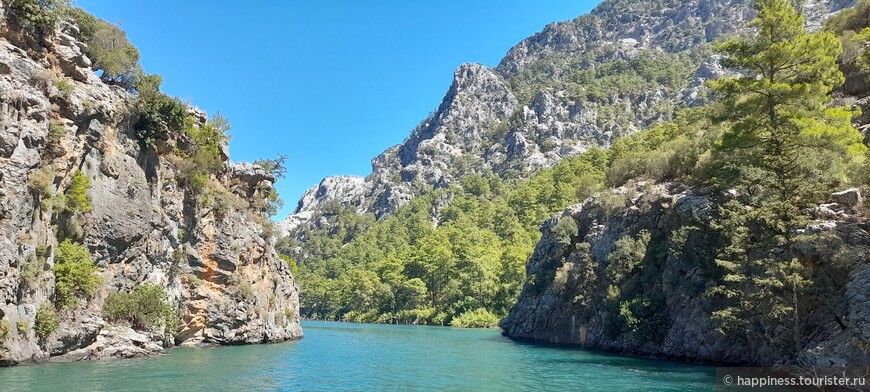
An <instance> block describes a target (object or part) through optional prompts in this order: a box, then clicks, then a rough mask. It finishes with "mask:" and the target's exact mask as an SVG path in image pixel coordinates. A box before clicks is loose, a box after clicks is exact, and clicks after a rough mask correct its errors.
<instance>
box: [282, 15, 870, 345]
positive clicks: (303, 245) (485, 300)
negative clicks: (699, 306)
mask: <svg viewBox="0 0 870 392" xmlns="http://www.w3.org/2000/svg"><path fill="white" fill-rule="evenodd" d="M757 8H758V10H759V13H758V16H757V17H756V19H755V20H754V21H752V22H751V23H750V26H749V27H751V28H752V29H753V30H752V31H753V33H752V34H750V35H747V36H739V37H733V38H730V39H724V40H720V41H718V42H716V43H715V44H713V45H712V46H706V47H704V48H701V49H698V50H697V51H696V52H698V53H703V52H705V51H710V50H712V51H715V52H716V53H718V54H719V55H721V56H722V65H723V66H724V67H726V68H727V69H728V70H729V71H732V72H733V73H732V75H734V76H730V77H722V78H719V79H716V80H712V81H710V82H709V83H708V85H707V87H706V90H707V96H708V97H709V99H708V100H707V102H706V104H704V105H701V106H696V107H692V108H688V107H685V108H681V109H678V110H677V111H676V113H677V114H676V116H674V118H673V119H672V120H669V121H665V122H660V123H657V124H654V125H653V126H651V127H649V128H648V129H646V130H644V131H642V132H639V133H636V134H634V135H630V136H626V137H623V138H620V139H618V140H616V141H615V142H614V143H613V144H612V145H611V146H609V147H608V148H606V149H602V148H591V149H589V150H587V151H586V152H584V153H582V154H580V155H577V156H574V157H571V158H567V159H564V160H562V161H561V162H560V163H558V164H557V165H556V166H554V167H552V168H548V169H543V170H540V171H539V172H537V173H536V174H534V175H533V176H532V177H531V178H528V179H524V180H518V179H513V178H509V176H504V175H501V176H500V175H497V174H495V173H490V174H474V175H469V176H466V177H464V178H462V179H461V180H460V181H458V184H454V185H453V186H451V187H450V188H448V189H440V190H434V191H431V192H429V193H427V194H425V195H423V196H421V197H417V198H416V199H414V200H413V201H412V202H411V203H410V204H409V205H407V206H404V207H402V208H400V209H399V210H398V211H396V213H394V214H392V215H391V216H388V217H386V218H383V219H381V220H376V219H375V217H374V216H373V215H360V214H358V213H357V212H356V211H355V210H353V209H350V208H343V207H341V206H339V205H338V204H337V203H335V204H332V205H329V206H327V208H326V211H325V214H324V216H325V217H326V218H327V221H328V224H326V225H318V226H311V227H309V228H306V229H305V231H304V232H303V233H301V234H300V235H299V236H297V238H301V239H302V240H298V241H297V240H290V239H286V238H285V239H282V240H280V241H279V243H278V245H277V247H278V248H279V249H280V250H281V251H283V253H285V254H287V255H290V257H292V258H293V259H294V260H295V262H294V261H292V260H291V259H290V257H287V261H288V262H289V263H291V265H293V266H294V268H298V274H297V276H299V280H300V284H301V288H302V296H301V307H300V309H301V312H302V315H303V316H304V317H308V318H317V319H339V320H347V321H361V322H378V323H413V324H436V325H448V324H449V325H454V326H468V327H477V326H494V325H497V323H498V321H499V320H500V319H501V318H502V317H504V316H505V315H506V314H507V312H508V310H509V309H510V307H511V306H512V304H513V303H514V302H515V300H516V298H517V296H518V294H519V292H520V289H521V288H522V287H523V284H524V283H526V282H527V280H528V279H536V278H537V277H535V276H526V273H525V263H526V260H527V259H528V257H529V256H530V254H531V253H532V251H533V249H534V246H535V244H536V243H537V241H538V240H539V239H540V235H541V234H540V232H539V226H540V224H541V223H542V222H544V221H545V220H547V219H549V218H550V217H552V216H553V215H554V214H555V213H557V212H559V211H562V210H563V209H565V208H566V207H567V206H569V205H572V204H575V203H579V202H582V201H583V200H584V199H586V198H588V197H590V196H592V195H595V194H598V198H599V200H601V201H603V204H604V205H605V209H606V210H610V211H618V210H619V209H622V208H626V198H632V197H634V196H633V195H632V194H631V192H628V193H627V194H626V195H625V196H615V195H613V194H612V193H610V192H606V191H605V190H607V189H610V188H616V187H620V186H625V185H627V184H628V185H631V187H632V188H636V187H637V186H638V184H641V185H640V186H643V184H652V183H656V182H680V183H683V184H686V185H687V186H691V187H697V188H709V189H718V190H723V191H724V190H728V191H729V194H732V195H734V197H732V198H731V199H730V200H729V201H727V202H724V203H722V204H721V205H719V207H718V211H717V214H716V215H717V217H716V219H714V222H713V224H712V226H713V227H712V228H711V229H712V230H714V231H715V232H716V233H717V234H718V236H719V237H720V238H722V241H720V242H719V243H718V244H717V245H715V246H716V247H717V248H716V249H711V252H713V253H715V254H716V268H718V269H719V270H720V275H721V276H722V279H720V281H719V282H718V285H717V286H716V287H714V288H713V289H711V291H710V293H709V294H710V295H719V296H721V297H722V298H724V299H723V301H722V304H723V305H722V306H721V309H720V310H719V311H717V312H716V313H715V314H714V315H713V318H714V319H715V320H717V321H718V322H719V323H720V325H721V326H722V328H723V329H728V328H734V327H737V326H739V325H740V324H741V320H744V319H745V316H746V315H748V314H757V313H759V312H762V313H764V314H769V315H771V316H770V317H771V318H776V319H782V318H784V317H788V316H789V315H790V314H791V313H792V312H793V311H794V308H793V307H792V306H791V305H790V302H789V301H790V300H789V298H790V297H789V296H787V295H785V294H784V293H787V292H788V291H789V290H791V291H792V292H795V291H797V290H802V289H803V288H806V287H811V286H812V284H813V282H812V279H813V276H814V273H813V271H810V270H808V269H807V268H806V266H803V265H801V263H799V262H798V261H797V259H796V258H795V257H794V255H791V254H789V252H788V251H785V252H772V251H771V250H772V249H790V246H789V245H790V244H792V243H794V242H795V241H797V240H798V239H796V238H795V235H794V233H795V232H796V231H797V230H798V229H799V228H800V227H802V226H805V225H806V224H807V223H809V222H810V217H809V216H808V215H806V214H805V212H804V210H805V209H806V208H807V207H810V206H812V205H815V204H818V203H820V202H823V201H824V200H825V199H826V197H828V195H830V193H831V192H832V191H836V190H840V189H844V188H847V187H851V186H868V185H870V167H868V159H867V158H868V157H867V152H866V151H867V147H866V144H865V142H864V139H863V136H862V135H861V134H860V133H859V132H858V130H857V129H856V128H855V127H854V126H853V125H852V122H853V120H854V119H856V118H857V117H858V116H860V110H859V109H857V108H855V107H853V105H852V104H851V101H850V98H848V97H847V96H846V95H845V94H843V92H842V85H843V83H844V81H845V80H846V78H845V76H844V72H845V73H846V76H849V78H850V79H856V80H864V79H866V77H867V76H866V75H867V74H868V70H870V53H868V52H867V51H866V50H865V49H866V47H867V45H868V42H870V29H868V26H870V19H868V18H867V15H870V12H868V11H870V1H867V0H862V1H860V2H859V4H858V5H857V6H856V7H854V8H852V9H847V10H845V11H843V12H841V13H840V14H838V15H837V16H835V17H833V18H831V19H829V20H828V21H827V23H826V25H825V28H824V29H822V30H821V31H817V32H808V31H807V30H806V29H805V26H804V25H805V23H804V22H805V19H804V17H803V16H802V15H801V13H800V12H799V11H798V10H796V9H795V8H794V7H793V5H792V2H790V1H788V0H759V1H757ZM665 60H668V61H658V59H657V58H655V56H653V55H651V54H649V53H644V54H642V55H640V56H638V57H637V58H634V59H627V60H617V61H614V62H612V63H610V64H608V66H607V67H603V68H599V69H597V70H596V71H594V73H590V72H592V71H582V72H580V71H578V72H577V73H576V76H577V77H576V78H574V79H576V80H575V81H576V82H577V83H575V84H576V86H581V87H582V88H581V87H578V88H577V89H578V91H582V92H584V93H585V94H587V96H588V99H597V98H596V97H599V96H600V95H601V94H599V93H598V92H599V90H601V89H610V88H617V87H618V88H619V89H621V90H631V88H632V87H631V86H633V85H635V84H638V83H650V81H649V80H653V81H655V82H656V83H660V84H665V85H667V84H684V83H686V81H685V79H686V76H685V75H686V69H687V68H688V67H687V66H686V64H687V63H689V64H694V63H696V62H697V60H696V59H693V58H686V59H683V58H678V57H668V58H666V59H665ZM662 66H664V67H665V69H659V68H661V67H662ZM626 70H629V71H632V72H627V71H626ZM611 71H613V72H611ZM613 86H617V87H613ZM602 191H604V192H602ZM599 192H600V193H599ZM554 230H555V231H556V232H557V233H563V234H562V235H564V238H565V241H566V243H570V242H571V237H572V236H574V235H576V234H577V226H576V224H574V222H573V221H572V220H565V221H560V222H559V223H558V224H557V226H556V228H555V229H554ZM297 264H298V267H297V266H296V265H297ZM624 267H625V268H630V266H624ZM613 268H619V266H618V265H616V266H614V267H613ZM611 272H612V273H620V271H611ZM622 272H627V271H622Z"/></svg>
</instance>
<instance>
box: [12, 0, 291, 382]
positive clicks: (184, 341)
mask: <svg viewBox="0 0 870 392" xmlns="http://www.w3.org/2000/svg"><path fill="white" fill-rule="evenodd" d="M8 7H9V5H8V3H6V2H0V125H2V131H0V205H2V207H0V364H6V365H8V364H18V363H31V362H45V361H64V360H67V361H68V360H83V359H102V358H116V357H132V356H141V355H147V354H152V353H159V352H162V351H163V349H164V348H166V347H171V346H174V345H183V346H196V345H214V344H245V343H262V342H279V341H285V340H290V339H298V338H301V337H302V331H301V328H300V324H299V319H298V316H297V315H298V288H297V285H296V283H295V281H294V278H293V276H292V274H291V272H290V269H289V267H288V266H287V265H286V263H285V262H283V261H282V260H280V259H279V258H278V256H277V254H276V253H275V250H274V249H273V248H272V245H271V244H270V241H269V240H268V239H267V237H266V236H265V235H264V231H263V228H262V227H261V225H260V223H262V222H266V220H267V218H266V215H265V213H264V211H263V209H262V208H261V207H259V204H258V203H256V201H258V200H260V199H265V196H264V194H263V192H264V191H266V190H268V189H270V188H271V186H272V184H273V183H274V181H275V178H274V176H273V175H272V174H271V173H268V172H266V171H265V170H263V169H262V168H260V167H257V166H255V165H250V164H242V163H233V162H231V161H229V153H228V151H227V150H226V148H225V145H224V148H223V151H221V154H220V155H221V159H222V162H221V164H222V167H223V169H221V170H220V172H219V173H218V174H217V175H216V176H214V177H213V178H209V179H208V181H209V182H208V187H209V188H208V189H209V190H210V192H212V196H213V197H220V198H221V199H220V200H221V201H224V202H226V203H228V204H227V205H226V206H224V208H217V207H215V204H214V203H212V204H207V203H204V202H203V200H202V196H201V195H198V194H196V193H195V192H191V191H190V190H189V189H187V188H185V187H183V186H181V185H180V183H179V180H178V173H179V170H180V166H179V161H178V159H180V158H178V154H177V151H179V149H180V148H183V146H182V140H181V139H180V138H179V137H178V135H174V136H172V135H170V136H169V137H168V138H165V139H163V140H159V141H158V142H157V143H156V145H155V147H150V146H146V145H144V144H143V143H141V142H140V140H139V139H137V136H136V132H135V130H134V123H135V121H136V115H137V114H136V110H135V102H136V100H137V97H136V95H134V94H131V93H129V92H127V91H126V90H125V89H123V88H120V87H118V86H113V85H109V84H107V83H104V82H103V81H102V80H101V79H100V78H99V77H98V76H97V75H95V73H94V72H93V71H92V70H91V65H92V64H91V59H89V58H88V57H87V56H86V55H85V54H84V49H85V48H86V47H87V46H86V45H85V44H84V43H83V42H81V41H80V40H79V38H78V37H79V34H80V31H79V29H78V27H77V26H76V25H75V24H72V23H69V22H66V21H62V22H61V23H59V27H58V28H57V30H56V31H54V32H53V33H50V34H47V35H46V36H45V38H43V39H38V38H36V37H35V36H34V35H33V34H31V33H29V32H27V31H24V30H22V29H19V28H18V27H17V26H14V25H11V24H10V23H9V19H8V17H9V8H8ZM188 115H189V116H190V117H191V118H193V119H194V121H195V122H196V123H197V124H198V125H197V126H200V127H201V126H202V125H203V124H204V122H205V118H206V115H205V113H203V112H201V111H199V110H198V109H196V108H192V107H190V108H188ZM35 173H39V174H40V175H44V176H46V177H47V183H48V187H49V188H50V189H48V190H45V191H43V190H36V189H34V185H33V183H34V180H33V179H34V178H35V177H34V175H35ZM80 176H81V177H83V178H86V179H87V183H89V184H90V186H89V188H88V189H87V192H86V197H87V198H88V200H89V206H88V207H89V208H88V209H83V210H82V212H79V213H77V214H79V215H78V218H80V220H77V221H76V222H77V223H76V224H78V225H79V226H78V227H74V229H75V230H76V231H78V230H80V231H79V233H80V234H81V243H82V244H83V245H84V248H85V249H87V251H88V253H90V254H91V255H92V258H93V262H94V263H95V265H96V267H97V271H98V273H97V274H98V275H99V276H98V277H97V281H98V282H99V284H98V285H97V287H96V290H95V291H94V293H93V295H91V296H89V297H88V298H82V299H80V300H79V301H78V305H77V306H76V307H73V308H59V309H58V312H57V316H56V317H57V319H56V321H57V323H58V326H57V329H56V330H53V331H50V333H46V332H47V331H45V330H40V327H39V326H38V325H39V324H41V323H42V324H44V323H45V321H44V320H40V317H42V316H41V309H43V308H45V307H49V308H51V307H53V306H54V305H52V300H53V298H54V297H55V291H56V285H57V284H58V282H57V281H56V277H55V276H56V275H55V273H56V267H57V265H56V263H57V259H56V257H57V254H58V247H59V243H60V242H61V238H60V236H59V235H58V227H59V225H61V226H63V225H68V224H69V222H64V221H62V220H63V219H62V218H61V217H60V216H59V214H57V213H52V212H51V209H50V208H46V207H45V204H44V202H45V201H46V197H48V196H41V195H40V192H48V194H49V196H50V195H52V194H54V195H61V194H62V193H64V192H66V191H67V190H69V188H70V187H71V186H72V185H71V184H72V182H74V181H75V180H74V178H77V177H80ZM70 227H72V226H70ZM142 283H148V284H151V285H156V286H157V287H159V288H161V289H162V290H163V291H165V292H166V294H167V296H168V300H169V303H170V304H172V307H173V309H174V312H176V314H177V318H178V320H179V323H178V327H177V328H176V329H175V330H172V331H169V333H165V334H164V333H160V332H157V331H153V330H151V329H149V328H143V327H142V326H138V325H132V324H130V323H127V322H123V321H121V322H116V321H114V320H109V319H108V318H107V317H106V316H105V309H104V307H105V304H106V299H107V297H108V296H109V295H110V294H111V293H115V292H121V293H124V292H130V291H131V290H133V288H134V287H136V286H137V285H140V284H142Z"/></svg>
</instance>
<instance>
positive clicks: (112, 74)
mask: <svg viewBox="0 0 870 392" xmlns="http://www.w3.org/2000/svg"><path fill="white" fill-rule="evenodd" d="M87 44H88V47H87V53H88V54H89V55H90V57H92V59H93V60H94V64H93V68H94V69H95V70H99V71H100V79H102V80H103V81H104V82H106V83H112V84H117V85H121V86H123V87H125V88H127V89H131V88H133V87H134V85H135V83H136V78H137V77H139V76H140V75H141V73H142V69H141V67H140V66H139V49H136V47H135V46H134V45H133V44H131V43H130V40H129V39H127V33H125V32H124V30H121V28H120V27H118V26H115V25H113V24H111V23H109V22H106V21H105V20H102V19H97V20H96V27H95V28H94V31H93V36H92V37H90V39H88V41H87Z"/></svg>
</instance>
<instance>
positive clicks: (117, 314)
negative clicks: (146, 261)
mask: <svg viewBox="0 0 870 392" xmlns="http://www.w3.org/2000/svg"><path fill="white" fill-rule="evenodd" d="M103 313H104V314H105V315H106V317H108V318H109V319H113V320H127V321H129V322H130V323H132V325H133V326H134V327H137V328H152V327H162V328H165V329H167V330H169V331H172V330H173V329H175V325H176V323H177V320H176V316H175V310H174V309H173V308H172V305H171V304H170V303H169V296H168V295H167V294H166V290H164V289H163V288H162V287H160V286H158V285H154V284H150V283H141V284H139V285H138V286H136V288H135V289H133V292H131V293H111V294H109V296H108V297H107V298H106V304H105V306H104V307H103Z"/></svg>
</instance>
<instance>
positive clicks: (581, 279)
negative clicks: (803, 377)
mask: <svg viewBox="0 0 870 392" xmlns="http://www.w3.org/2000/svg"><path fill="white" fill-rule="evenodd" d="M614 198H615V199H616V200H619V201H620V202H619V203H614V202H613V200H614ZM712 199H714V195H708V194H704V193H702V192H698V191H693V190H687V189H686V187H685V186H679V185H678V184H660V185H654V186H638V187H636V188H629V187H623V188H620V189H616V190H614V192H613V194H603V195H599V196H596V197H593V198H590V199H588V200H586V201H585V202H583V203H582V204H577V205H575V206H572V207H569V208H568V209H566V210H565V211H564V212H562V213H560V214H558V215H556V216H555V217H553V218H552V219H550V220H549V221H547V222H546V223H544V225H543V226H542V227H541V230H542V233H543V236H542V239H541V241H540V242H539V243H538V244H537V246H536V247H535V250H534V253H533V254H532V256H531V257H530V258H529V261H528V264H527V269H526V273H527V276H529V279H528V280H527V283H526V284H525V286H524V287H523V291H522V293H521V294H520V297H519V300H518V301H517V303H516V304H515V305H514V306H513V308H512V309H511V311H510V314H509V315H508V317H506V318H505V319H504V320H503V321H502V324H501V327H502V329H503V334H504V335H506V336H508V337H510V338H512V339H518V340H530V341H540V342H550V343H558V344H567V345H577V346H582V347H587V348H594V349H601V350H606V351H611V352H616V353H621V354H628V355H634V356H644V357H653V358H671V359H679V360H688V361H700V362H711V363H718V364H737V365H753V366H768V365H771V364H774V363H777V362H781V361H782V359H783V358H794V357H792V356H791V353H788V352H784V351H782V350H783V349H782V348H781V347H772V346H765V345H764V344H765V343H761V344H758V345H749V344H748V343H746V342H745V341H744V340H741V339H739V337H738V336H735V335H734V334H732V335H722V334H720V333H718V332H717V331H716V326H715V325H714V324H713V323H712V322H711V320H710V314H711V313H712V311H714V310H717V308H715V306H716V303H715V302H714V299H713V298H711V297H710V296H708V295H705V294H704V293H705V291H706V289H707V288H708V287H710V286H711V285H712V284H714V278H713V277H712V276H710V273H711V272H710V271H711V269H710V268H709V267H705V266H709V265H711V263H712V262H713V259H714V258H715V255H713V254H710V249H711V248H712V247H711V245H710V244H711V241H715V235H714V234H713V233H711V232H708V231H705V230H704V229H703V228H704V227H707V224H708V223H709V221H710V219H712V217H713V214H714V210H715V204H714V202H713V201H712ZM614 205H615V206H617V208H616V209H615V210H614V208H613V206H614ZM560 219H573V220H574V221H575V223H576V224H577V226H578V229H579V230H578V232H577V234H576V235H575V236H573V237H572V238H571V239H570V242H569V243H567V244H566V243H564V242H560V239H559V237H558V236H559V233H556V232H555V231H554V230H553V228H554V226H555V225H556V223H557V222H559V220H560ZM642 231H646V232H647V233H649V234H650V238H651V239H650V242H649V244H648V245H647V247H646V250H645V252H646V255H645V257H648V258H653V259H655V260H656V261H644V263H648V264H645V265H644V266H643V267H642V268H644V271H645V272H644V273H645V274H647V275H646V276H644V278H643V279H648V280H650V281H654V282H659V284H658V285H656V286H655V289H653V290H654V291H655V293H653V294H651V293H644V294H643V295H645V296H646V297H652V298H657V300H659V301H660V305H659V307H658V308H657V311H656V314H655V316H653V317H651V319H652V320H656V321H655V322H656V323H657V324H655V329H654V330H652V331H649V330H647V331H646V332H644V327H643V326H641V327H637V328H636V331H630V330H621V329H619V328H616V329H614V327H613V325H614V324H613V323H612V322H613V321H614V320H619V319H620V317H623V315H622V314H621V311H622V310H621V309H617V310H614V309H613V308H610V307H608V306H607V305H606V303H607V302H606V301H607V298H608V296H609V295H610V294H609V288H608V285H609V283H608V282H607V280H606V279H607V278H605V276H606V272H605V271H606V268H607V267H608V265H609V263H610V260H609V257H610V255H611V254H612V252H613V251H614V249H616V248H617V241H620V240H621V239H624V238H637V237H638V235H639V233H641V232H642ZM805 231H807V232H808V234H811V233H815V234H820V236H819V237H818V238H820V239H819V240H815V241H810V242H807V243H804V244H801V245H800V246H799V247H797V248H796V251H798V253H799V254H801V255H802V256H803V258H805V259H807V260H812V261H813V262H814V263H817V264H818V265H831V263H844V265H848V267H844V268H846V272H845V273H844V274H845V276H848V278H846V283H845V285H844V286H843V287H842V289H841V290H840V291H839V294H837V295H835V296H834V297H832V298H833V299H832V302H831V305H830V306H832V309H833V307H836V309H837V310H836V311H835V312H836V317H833V316H831V315H830V314H829V313H825V314H826V316H821V315H820V314H819V313H816V312H813V313H810V314H807V315H806V316H805V318H804V323H805V325H804V326H805V328H807V330H813V331H816V333H813V334H811V335H810V336H809V337H808V341H807V342H805V344H804V349H803V350H802V351H801V352H800V353H799V354H798V356H797V358H796V359H795V361H797V362H799V363H802V364H804V365H807V366H844V365H849V364H852V365H854V364H864V363H867V362H868V361H870V354H868V352H867V351H866V350H865V349H862V347H867V344H868V342H870V336H868V335H867V333H866V326H867V325H868V323H870V310H868V309H870V308H868V303H867V298H868V279H870V272H868V271H870V270H868V268H867V264H866V260H868V257H870V225H867V224H866V223H860V221H858V220H856V219H848V218H846V219H844V218H843V217H842V216H838V217H836V220H822V221H819V222H817V223H815V224H813V225H811V226H810V227H808V228H807V229H806V230H805ZM587 249H588V257H590V258H591V269H590V270H591V271H594V275H590V274H588V273H585V272H584V273H581V272H580V271H587V270H586V269H584V268H583V267H582V266H583V265H584V258H585V257H587V256H586V254H587V253H586V252H587ZM657 252H662V253H661V254H659V253H657ZM829 268H830V267H829ZM647 270H648V271H649V272H646V271H647ZM560 274H564V275H560ZM650 274H652V275H650ZM559 276H562V278H561V279H560V278H558V277H559ZM811 306H812V305H811V304H809V303H807V304H802V305H801V309H810V308H811ZM822 313H824V312H822ZM651 336H653V337H651Z"/></svg>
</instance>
